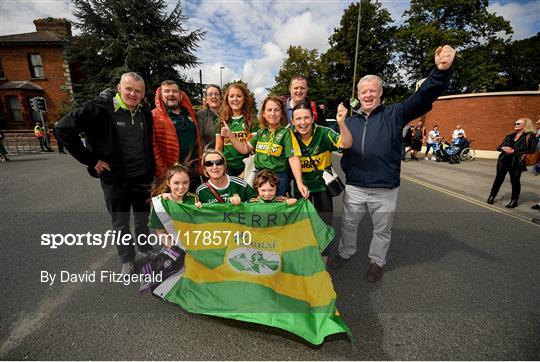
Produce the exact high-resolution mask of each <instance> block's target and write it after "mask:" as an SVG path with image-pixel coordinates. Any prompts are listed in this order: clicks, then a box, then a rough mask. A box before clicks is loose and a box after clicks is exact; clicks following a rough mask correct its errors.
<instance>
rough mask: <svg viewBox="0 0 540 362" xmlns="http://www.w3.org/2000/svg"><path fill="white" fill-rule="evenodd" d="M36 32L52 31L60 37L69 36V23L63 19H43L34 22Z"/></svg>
mask: <svg viewBox="0 0 540 362" xmlns="http://www.w3.org/2000/svg"><path fill="white" fill-rule="evenodd" d="M34 25H35V26H36V31H37V32H41V31H54V32H55V33H57V34H58V35H60V36H71V23H70V22H69V21H68V20H66V19H64V18H45V19H36V20H34Z"/></svg>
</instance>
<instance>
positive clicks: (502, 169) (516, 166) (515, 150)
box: [487, 118, 536, 209]
mask: <svg viewBox="0 0 540 362" xmlns="http://www.w3.org/2000/svg"><path fill="white" fill-rule="evenodd" d="M535 132H536V130H535V129H534V126H533V123H532V121H531V120H530V119H529V118H520V119H518V120H517V121H515V122H514V132H512V133H510V134H508V135H506V136H505V137H504V139H503V141H502V143H501V144H500V145H499V146H498V147H497V150H498V151H500V152H501V153H500V154H499V158H498V159H497V174H496V175H495V180H493V186H492V187H491V192H490V194H489V197H488V199H487V203H488V204H490V205H492V204H493V203H494V202H495V197H497V194H498V193H499V190H500V188H501V185H502V184H503V182H504V178H505V177H506V174H507V173H509V174H510V183H511V184H512V198H511V199H510V202H509V203H508V204H507V205H506V206H505V207H507V208H509V209H513V208H515V207H517V206H518V200H519V194H520V192H521V181H520V178H521V173H522V172H523V171H524V170H525V165H524V164H523V160H522V156H523V155H524V154H526V153H532V152H534V150H535V149H536V138H535Z"/></svg>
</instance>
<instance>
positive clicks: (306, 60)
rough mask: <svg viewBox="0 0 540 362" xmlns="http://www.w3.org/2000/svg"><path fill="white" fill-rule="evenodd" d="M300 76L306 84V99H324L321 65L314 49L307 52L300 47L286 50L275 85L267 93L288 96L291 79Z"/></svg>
mask: <svg viewBox="0 0 540 362" xmlns="http://www.w3.org/2000/svg"><path fill="white" fill-rule="evenodd" d="M297 75H302V76H304V77H305V78H306V79H307V82H308V87H309V91H308V97H309V98H311V99H314V100H322V99H324V98H325V94H323V86H322V79H321V65H320V61H319V54H318V52H317V50H316V49H313V50H308V49H306V48H303V47H302V46H300V45H291V46H289V49H287V58H286V59H285V60H284V61H283V64H282V65H281V68H280V69H279V71H278V73H277V75H276V84H275V85H274V86H273V87H272V88H269V89H268V91H269V92H270V93H273V94H275V95H277V96H282V95H287V94H289V83H290V81H291V78H292V77H294V76H297Z"/></svg>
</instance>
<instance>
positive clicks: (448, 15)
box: [396, 0, 512, 93]
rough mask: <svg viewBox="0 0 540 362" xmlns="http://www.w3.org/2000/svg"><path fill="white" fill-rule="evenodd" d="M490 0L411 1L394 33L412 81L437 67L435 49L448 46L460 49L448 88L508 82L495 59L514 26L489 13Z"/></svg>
mask: <svg viewBox="0 0 540 362" xmlns="http://www.w3.org/2000/svg"><path fill="white" fill-rule="evenodd" d="M488 5H489V2H488V0H475V1H470V0H448V1H434V0H411V5H410V8H409V9H408V10H406V11H405V12H404V14H403V15H404V16H405V17H406V20H405V22H404V24H403V26H401V27H400V28H399V30H398V32H397V34H396V37H397V50H398V52H399V56H400V60H401V63H402V66H403V68H404V69H405V70H406V71H407V74H408V76H409V79H408V81H409V84H411V85H412V84H414V83H415V82H416V81H417V80H419V79H421V78H424V77H426V76H427V75H428V74H429V71H430V70H431V69H432V68H433V56H434V53H435V49H436V48H437V47H438V46H440V45H443V44H449V45H451V46H452V47H454V48H455V49H456V50H458V51H459V53H458V59H457V60H456V65H455V67H454V71H455V72H454V76H453V77H452V78H453V79H452V84H451V87H450V90H449V92H451V93H452V92H478V91H485V90H492V89H494V88H496V87H497V86H500V85H501V84H504V83H505V78H504V77H503V76H502V75H501V74H499V73H500V68H501V67H500V64H498V63H497V59H499V58H500V55H501V52H503V51H504V48H505V46H506V44H507V42H508V40H505V39H504V38H502V37H501V36H500V34H501V33H504V34H506V35H510V34H511V33H512V27H511V26H510V23H509V22H508V21H507V20H505V19H504V18H503V17H501V16H498V15H496V14H494V13H490V12H489V11H488Z"/></svg>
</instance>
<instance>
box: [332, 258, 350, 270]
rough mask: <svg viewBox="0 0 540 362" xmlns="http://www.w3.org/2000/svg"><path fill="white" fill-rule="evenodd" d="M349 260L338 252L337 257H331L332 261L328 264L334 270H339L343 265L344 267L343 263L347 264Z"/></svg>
mask: <svg viewBox="0 0 540 362" xmlns="http://www.w3.org/2000/svg"><path fill="white" fill-rule="evenodd" d="M348 261H349V259H345V258H344V257H342V256H341V255H339V254H338V255H337V256H336V257H335V258H332V259H330V261H329V262H328V266H329V267H330V269H332V270H338V269H341V267H343V265H345V263H346V262H348Z"/></svg>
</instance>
